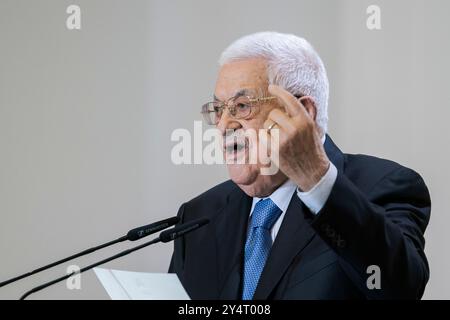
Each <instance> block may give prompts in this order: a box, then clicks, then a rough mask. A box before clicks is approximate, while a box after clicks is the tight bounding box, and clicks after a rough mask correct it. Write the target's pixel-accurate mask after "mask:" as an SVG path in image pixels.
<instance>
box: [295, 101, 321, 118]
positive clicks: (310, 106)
mask: <svg viewBox="0 0 450 320" xmlns="http://www.w3.org/2000/svg"><path fill="white" fill-rule="evenodd" d="M298 101H299V102H300V103H301V104H302V105H303V106H304V107H305V109H306V111H307V112H308V114H309V116H310V117H311V119H313V120H314V121H316V117H317V107H316V103H315V102H314V99H313V98H312V97H310V96H304V97H300V98H298Z"/></svg>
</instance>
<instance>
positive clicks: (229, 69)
mask: <svg viewBox="0 0 450 320" xmlns="http://www.w3.org/2000/svg"><path fill="white" fill-rule="evenodd" d="M268 84H269V82H268V78H267V63H266V61H265V60H263V59H247V60H240V61H234V62H231V63H227V64H225V65H223V66H222V67H221V68H220V70H219V74H218V77H217V81H216V88H215V92H214V98H216V99H218V100H221V101H225V100H228V99H231V98H235V97H238V96H259V95H261V94H265V92H267V87H268Z"/></svg>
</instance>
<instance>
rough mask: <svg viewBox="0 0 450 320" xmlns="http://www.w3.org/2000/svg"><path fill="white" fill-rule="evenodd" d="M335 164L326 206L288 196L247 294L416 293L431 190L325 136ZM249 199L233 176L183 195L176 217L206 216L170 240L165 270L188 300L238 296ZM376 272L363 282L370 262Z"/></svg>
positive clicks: (411, 175) (424, 274) (423, 272)
mask: <svg viewBox="0 0 450 320" xmlns="http://www.w3.org/2000/svg"><path fill="white" fill-rule="evenodd" d="M325 150H326V152H327V154H328V157H329V159H330V160H331V161H332V162H333V163H334V165H335V166H336V168H337V169H338V175H337V179H336V182H335V184H334V186H333V188H332V191H331V194H330V196H329V198H328V200H327V202H326V203H325V205H324V207H323V209H322V210H321V211H320V212H319V213H318V214H317V215H314V214H312V213H311V212H310V211H309V210H308V208H307V207H306V206H305V205H304V204H303V203H302V202H301V200H300V199H299V198H298V197H297V195H295V194H294V196H293V197H292V199H291V202H290V204H289V207H288V209H287V211H286V215H285V217H284V220H283V223H282V225H281V228H280V230H279V232H278V235H277V237H276V239H275V241H274V243H273V246H272V249H271V252H270V255H269V257H268V260H267V262H266V265H265V267H264V270H263V272H262V274H261V278H260V281H259V283H258V286H257V288H256V292H255V295H254V299H419V298H421V296H422V294H423V291H424V288H425V285H426V283H427V281H428V277H429V268H428V263H427V259H426V257H425V254H424V245H425V241H424V238H423V233H424V231H425V228H426V226H427V224H428V221H429V218H430V207H431V204H430V196H429V193H428V190H427V187H426V185H425V183H424V181H423V180H422V178H421V177H420V176H419V175H418V174H417V173H416V172H414V171H413V170H411V169H408V168H405V167H403V166H401V165H399V164H397V163H395V162H392V161H388V160H383V159H379V158H375V157H371V156H366V155H350V154H343V153H342V152H341V151H340V150H339V149H338V148H337V147H336V145H335V144H334V143H333V141H332V140H331V139H330V138H329V137H327V139H326V142H325ZM251 204H252V198H251V197H249V196H247V195H246V194H245V193H244V192H243V191H242V190H241V189H240V188H239V187H238V186H237V185H236V184H234V183H233V182H232V181H227V182H224V183H222V184H220V185H218V186H216V187H214V188H212V189H210V190H208V191H206V192H205V193H203V194H201V195H200V196H198V197H196V198H195V199H192V200H191V201H189V202H187V203H184V204H183V205H182V206H181V208H180V210H179V213H178V215H179V217H180V218H181V221H183V222H187V221H190V220H194V219H197V218H203V217H206V218H209V219H210V223H209V224H208V225H206V226H204V227H202V228H200V229H198V230H196V231H195V232H192V233H190V234H188V235H186V236H185V237H183V238H180V239H178V240H176V241H175V245H174V248H175V249H174V253H173V256H172V261H171V263H170V268H169V272H176V273H177V275H178V276H179V278H180V280H181V282H182V283H183V285H184V287H185V288H186V290H187V292H188V294H189V295H190V297H191V298H193V299H240V298H241V293H242V272H243V257H244V243H245V240H246V228H247V222H248V218H249V214H250V208H251ZM371 265H377V266H379V268H380V271H381V289H372V290H369V289H368V286H367V279H368V278H369V276H370V275H371V274H372V273H371V272H370V273H367V268H368V266H371Z"/></svg>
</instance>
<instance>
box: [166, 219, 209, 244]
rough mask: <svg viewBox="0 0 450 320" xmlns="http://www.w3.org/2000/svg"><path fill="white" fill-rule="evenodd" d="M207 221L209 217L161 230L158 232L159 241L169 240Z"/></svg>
mask: <svg viewBox="0 0 450 320" xmlns="http://www.w3.org/2000/svg"><path fill="white" fill-rule="evenodd" d="M208 223H209V219H206V218H202V219H197V220H193V221H190V222H186V223H183V224H181V225H179V226H177V227H175V228H172V229H169V230H166V231H163V232H161V233H160V234H159V239H160V240H161V242H170V241H172V240H175V239H176V238H179V237H181V236H183V235H185V234H187V233H189V232H191V231H194V230H196V229H198V228H200V227H202V226H204V225H205V224H208Z"/></svg>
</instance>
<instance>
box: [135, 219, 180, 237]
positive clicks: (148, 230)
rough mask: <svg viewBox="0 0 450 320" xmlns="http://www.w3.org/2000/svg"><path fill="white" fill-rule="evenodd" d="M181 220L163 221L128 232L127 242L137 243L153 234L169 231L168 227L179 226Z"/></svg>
mask: <svg viewBox="0 0 450 320" xmlns="http://www.w3.org/2000/svg"><path fill="white" fill-rule="evenodd" d="M179 220H180V218H178V217H172V218H169V219H164V220H161V221H158V222H154V223H151V224H148V225H145V226H142V227H138V228H135V229H132V230H130V231H128V233H127V236H126V237H127V240H130V241H136V240H139V239H142V238H144V237H146V236H149V235H151V234H154V233H156V232H158V231H161V230H164V229H167V228H168V227H171V226H173V225H175V224H177V223H178V221H179Z"/></svg>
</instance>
